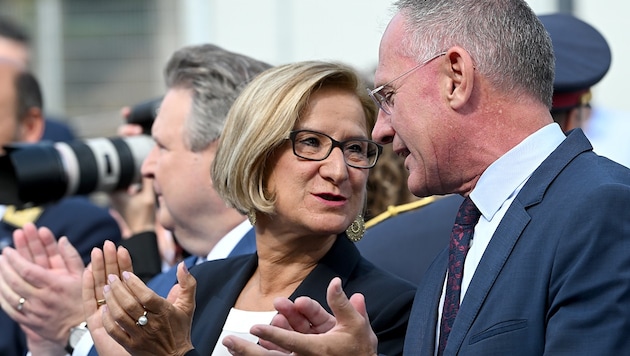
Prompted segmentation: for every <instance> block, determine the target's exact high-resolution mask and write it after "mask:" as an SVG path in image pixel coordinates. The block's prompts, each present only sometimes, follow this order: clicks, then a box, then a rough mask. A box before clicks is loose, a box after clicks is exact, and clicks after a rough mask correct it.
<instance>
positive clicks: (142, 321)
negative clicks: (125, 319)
mask: <svg viewBox="0 0 630 356" xmlns="http://www.w3.org/2000/svg"><path fill="white" fill-rule="evenodd" d="M148 322H149V319H148V318H147V311H146V310H145V311H144V313H143V314H142V315H140V317H139V318H138V321H136V325H138V326H145V325H147V323H148Z"/></svg>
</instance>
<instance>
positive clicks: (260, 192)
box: [212, 61, 377, 214]
mask: <svg viewBox="0 0 630 356" xmlns="http://www.w3.org/2000/svg"><path fill="white" fill-rule="evenodd" d="M321 87H334V88H341V89H344V90H347V91H348V92H351V93H354V94H355V95H356V96H357V97H358V99H359V100H360V102H361V105H362V106H363V110H364V112H365V118H366V127H367V130H368V136H369V135H370V133H371V131H372V128H374V124H375V122H376V114H377V108H376V105H374V103H373V102H372V100H371V99H370V98H369V96H368V95H367V91H366V89H365V87H364V86H363V83H362V82H361V79H360V77H359V75H358V74H357V73H356V72H355V71H354V70H353V69H352V68H351V67H348V66H346V65H344V64H340V63H334V62H323V61H306V62H298V63H292V64H286V65H282V66H278V67H275V68H271V69H268V70H266V71H264V72H263V73H261V74H259V75H258V76H257V77H256V78H254V80H252V81H251V82H250V83H249V84H248V85H247V86H246V87H245V88H244V89H243V91H242V92H241V94H240V95H239V97H238V98H237V99H236V101H235V102H234V104H233V105H232V107H231V109H230V111H229V112H228V115H227V119H226V122H225V127H224V129H223V133H222V134H221V137H220V138H219V145H218V149H217V154H216V157H215V159H214V162H213V165H212V183H213V184H214V188H215V190H216V191H217V192H218V193H219V195H220V196H221V197H222V198H223V199H224V200H225V202H226V203H227V204H228V205H229V206H231V207H234V208H235V209H237V210H238V211H240V212H241V213H243V214H247V213H250V212H261V213H265V214H273V213H274V203H275V197H274V196H273V194H271V193H269V192H267V191H266V189H265V176H266V175H265V169H266V168H267V167H266V166H265V165H266V162H267V159H268V158H269V157H270V156H271V155H272V154H273V152H274V150H276V149H277V148H278V147H279V146H280V145H282V144H283V143H284V142H285V140H286V139H287V138H288V137H289V133H290V132H291V130H293V128H294V127H295V125H296V123H297V121H298V120H299V118H300V115H301V114H302V113H303V112H304V110H305V109H306V107H307V105H308V101H309V98H310V96H311V95H312V93H313V92H315V91H317V90H318V89H319V88H321Z"/></svg>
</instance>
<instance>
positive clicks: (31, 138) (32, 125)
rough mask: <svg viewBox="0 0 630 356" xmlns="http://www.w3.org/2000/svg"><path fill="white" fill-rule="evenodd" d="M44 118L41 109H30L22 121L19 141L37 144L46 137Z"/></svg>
mask: <svg viewBox="0 0 630 356" xmlns="http://www.w3.org/2000/svg"><path fill="white" fill-rule="evenodd" d="M44 125H45V123H44V116H43V113H42V110H41V109H40V108H36V107H32V108H30V109H28V111H27V112H26V115H25V116H24V118H23V119H22V121H21V124H20V128H19V130H20V131H19V132H20V137H19V140H20V141H21V142H29V143H35V142H38V141H39V140H41V138H42V136H43V135H44Z"/></svg>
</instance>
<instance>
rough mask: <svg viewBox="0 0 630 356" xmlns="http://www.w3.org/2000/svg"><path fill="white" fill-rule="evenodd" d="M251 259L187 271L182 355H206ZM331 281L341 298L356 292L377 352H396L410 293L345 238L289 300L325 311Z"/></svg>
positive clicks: (406, 285)
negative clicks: (189, 287) (190, 280)
mask: <svg viewBox="0 0 630 356" xmlns="http://www.w3.org/2000/svg"><path fill="white" fill-rule="evenodd" d="M257 264H258V258H257V255H256V254H252V255H247V256H241V257H236V258H229V259H225V260H219V261H210V262H206V263H202V264H200V265H198V266H196V267H194V268H192V269H191V270H190V271H191V273H192V274H193V275H194V276H195V278H196V279H197V295H196V302H197V307H196V309H195V315H194V318H193V327H192V335H191V336H192V342H193V345H194V346H195V348H196V349H195V350H193V351H191V352H189V353H188V355H210V354H211V353H212V350H214V347H215V345H216V343H217V341H218V339H219V336H220V335H221V331H222V329H223V324H224V322H225V320H226V319H227V316H228V313H229V312H230V308H232V307H233V306H234V303H235V302H236V299H237V298H238V296H239V294H240V293H241V291H242V290H243V287H244V286H245V284H246V283H247V281H248V280H249V279H250V278H251V276H252V274H253V273H254V271H255V270H256V267H257ZM333 277H340V278H341V280H342V285H343V289H344V291H345V293H346V294H347V295H348V296H350V295H352V294H354V293H362V294H363V295H364V296H365V301H366V306H367V312H368V315H369V316H370V322H371V324H372V329H373V330H374V332H375V333H376V335H377V337H378V340H379V352H380V353H384V354H387V355H399V354H401V353H402V345H403V339H404V335H405V330H406V328H407V320H408V317H409V312H410V309H411V303H412V301H413V295H414V293H415V288H414V287H413V285H411V284H410V283H408V282H406V281H404V280H402V279H400V278H398V277H395V276H394V275H392V274H390V273H388V272H385V271H383V270H381V269H379V268H377V267H375V266H374V265H373V264H372V263H370V262H368V261H367V260H366V259H364V258H363V257H361V255H360V254H359V251H358V250H357V248H356V247H355V246H354V245H353V243H352V242H350V241H349V240H348V239H347V237H346V235H345V234H341V235H339V237H338V238H337V241H336V242H335V243H334V244H333V247H332V248H331V249H330V251H328V253H327V254H326V255H325V256H324V257H323V258H322V259H321V260H320V261H319V263H318V264H317V266H316V267H315V268H314V269H313V270H312V271H311V273H310V274H309V275H308V276H307V277H306V278H305V279H304V281H302V283H301V284H300V285H299V286H298V288H297V289H296V290H295V291H294V292H293V294H292V295H291V296H290V297H289V299H291V300H295V299H296V298H297V297H299V296H309V297H311V298H313V299H315V300H317V301H318V302H319V303H320V304H321V305H322V306H324V307H325V308H326V309H327V310H328V311H329V312H330V308H329V307H328V304H327V303H326V289H327V287H328V284H329V283H330V281H331V280H332V279H333Z"/></svg>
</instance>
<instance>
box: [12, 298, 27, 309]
mask: <svg viewBox="0 0 630 356" xmlns="http://www.w3.org/2000/svg"><path fill="white" fill-rule="evenodd" d="M24 303H26V298H24V297H20V299H18V305H17V307H15V309H17V310H18V311H22V309H24Z"/></svg>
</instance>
